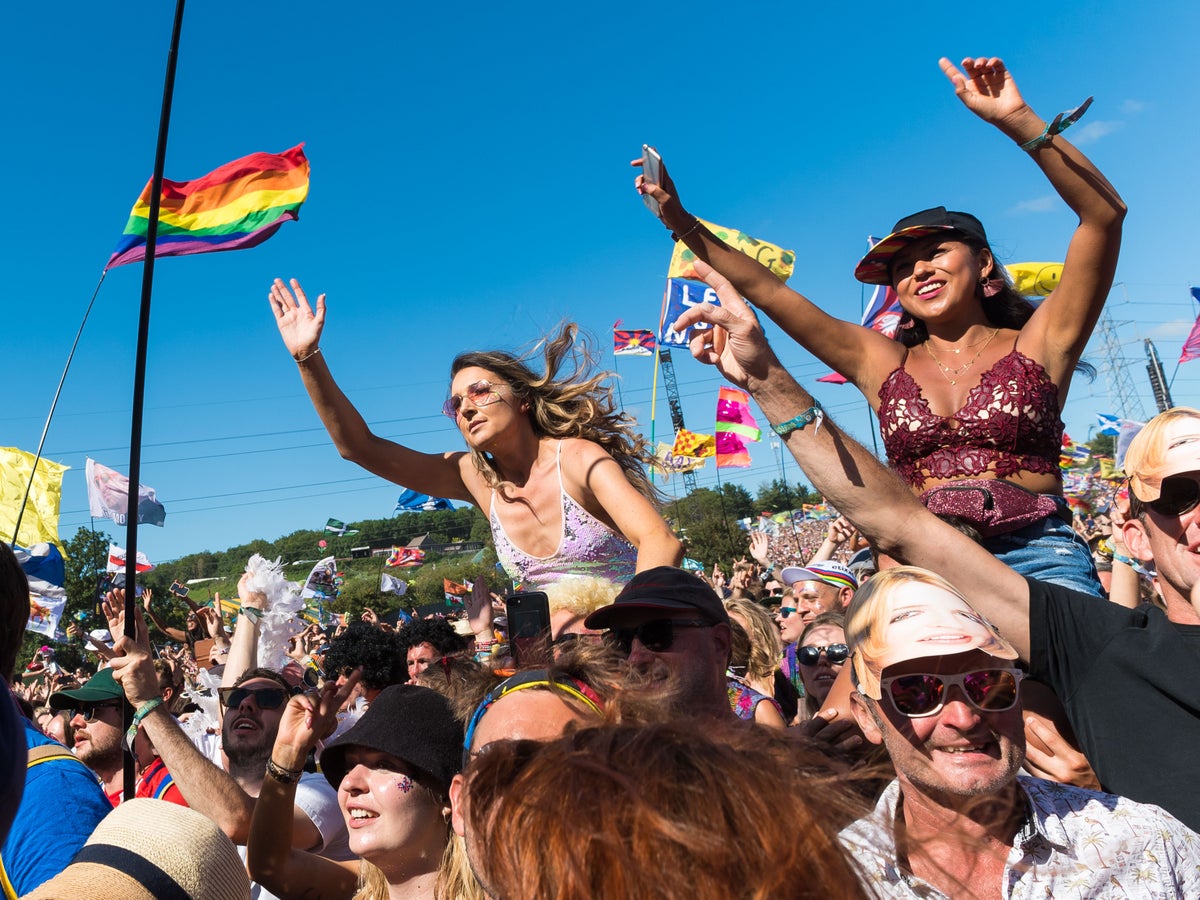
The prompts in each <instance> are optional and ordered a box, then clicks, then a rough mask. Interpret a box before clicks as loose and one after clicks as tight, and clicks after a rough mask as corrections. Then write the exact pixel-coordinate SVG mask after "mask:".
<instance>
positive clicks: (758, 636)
mask: <svg viewBox="0 0 1200 900" xmlns="http://www.w3.org/2000/svg"><path fill="white" fill-rule="evenodd" d="M725 610H726V612H729V613H731V614H735V615H737V616H738V617H739V618H741V619H743V620H745V623H746V627H745V629H744V630H745V632H746V637H748V638H749V639H750V658H749V660H748V661H747V663H746V677H747V678H751V679H755V680H760V681H761V680H769V679H771V678H774V677H775V670H776V669H778V668H779V660H780V658H781V657H782V656H783V639H782V638H781V637H780V636H779V629H778V628H776V627H775V622H774V621H773V620H772V619H771V614H770V613H769V612H767V611H766V610H765V609H763V608H762V607H761V606H759V605H758V604H757V603H755V602H754V601H753V600H744V599H739V600H726V601H725Z"/></svg>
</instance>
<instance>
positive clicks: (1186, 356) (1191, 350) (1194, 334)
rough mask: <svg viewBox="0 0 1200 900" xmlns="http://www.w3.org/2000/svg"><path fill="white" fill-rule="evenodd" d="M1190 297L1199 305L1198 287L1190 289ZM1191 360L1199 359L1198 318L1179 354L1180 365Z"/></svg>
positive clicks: (1199, 336) (1199, 325)
mask: <svg viewBox="0 0 1200 900" xmlns="http://www.w3.org/2000/svg"><path fill="white" fill-rule="evenodd" d="M1192 297H1193V298H1194V299H1195V301H1196V302H1197V303H1200V287H1194V288H1192ZM1193 359H1200V316H1197V317H1196V324H1195V325H1193V326H1192V331H1191V334H1189V335H1188V336H1187V340H1186V341H1184V342H1183V352H1182V353H1180V354H1179V361H1180V362H1181V363H1185V362H1188V361H1189V360H1193Z"/></svg>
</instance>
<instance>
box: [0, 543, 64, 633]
mask: <svg viewBox="0 0 1200 900" xmlns="http://www.w3.org/2000/svg"><path fill="white" fill-rule="evenodd" d="M12 550H13V555H15V556H16V558H17V562H18V563H19V564H20V566H21V569H22V571H24V572H25V578H26V579H27V580H28V581H29V619H28V621H27V622H26V623H25V630H26V631H34V632H37V633H38V634H44V635H45V636H46V637H48V638H54V637H56V636H57V635H58V622H59V619H61V618H62V614H63V611H64V610H65V609H66V606H67V591H66V589H65V588H64V587H63V584H64V583H65V581H66V571H65V567H64V565H63V558H62V554H61V553H59V552H58V548H57V547H55V546H54V545H53V544H48V543H41V544H34V545H33V546H32V547H30V548H29V549H28V550H26V549H25V548H23V547H13V548H12Z"/></svg>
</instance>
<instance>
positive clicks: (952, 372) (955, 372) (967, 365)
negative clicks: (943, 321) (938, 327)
mask: <svg viewBox="0 0 1200 900" xmlns="http://www.w3.org/2000/svg"><path fill="white" fill-rule="evenodd" d="M999 333H1000V329H999V328H993V329H992V333H991V334H989V335H988V338H987V340H986V341H984V342H983V346H982V347H980V348H979V352H978V353H976V354H975V355H974V356H972V357H971V358H970V359H969V360H968V361H967V362H965V363H963V364H962V365H961V366H959V367H958V368H957V369H951V368H950V367H949V366H945V365H942V361H941V360H940V359H938V358H937V356H936V354H934V352H933V348H932V347H930V346H929V341H928V339H927V340H926V341H925V343H924V347H925V352H926V353H928V354H929V358H930V359H932V360H933V361H934V362H935V363H936V364H937V367H938V368H939V369H941V371H942V377H943V378H945V379H946V380H947V381H948V382H950V383H951V384H958V381H957V380H956V379H957V378H958V376H959V375H961V374H962V373H963V372H965V371H967V369H969V368H971V366H973V365H975V363H976V362H978V360H979V357H981V356H983V351H984V350H986V349H987V347H988V344H990V343H991V342H992V338H994V337H995V336H996V335H997V334H999ZM972 346H974V345H972ZM951 375H953V376H954V378H951V377H950V376H951Z"/></svg>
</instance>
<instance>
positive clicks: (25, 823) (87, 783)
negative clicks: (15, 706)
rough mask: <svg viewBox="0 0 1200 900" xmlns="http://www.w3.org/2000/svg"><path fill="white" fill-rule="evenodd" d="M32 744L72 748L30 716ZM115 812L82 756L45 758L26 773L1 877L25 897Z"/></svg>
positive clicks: (1, 853) (1, 855) (28, 740)
mask: <svg viewBox="0 0 1200 900" xmlns="http://www.w3.org/2000/svg"><path fill="white" fill-rule="evenodd" d="M22 721H23V722H24V725H25V744H26V750H27V751H28V750H32V749H33V748H34V747H40V746H42V745H44V744H49V745H52V746H55V747H60V748H61V749H62V751H63V753H70V751H69V750H67V749H66V748H65V747H62V745H61V744H58V743H57V742H56V741H53V740H51V739H50V738H48V737H46V736H45V735H44V734H42V733H41V732H40V731H38V730H37V727H36V726H34V724H33V723H32V722H30V721H29V720H28V719H23V720H22ZM110 812H112V804H110V803H109V802H108V798H107V797H105V796H104V791H103V790H102V789H101V787H100V784H99V782H98V781H97V780H96V776H95V775H93V774H92V772H91V770H89V769H88V767H87V766H85V765H84V764H83V763H81V762H78V761H77V760H66V759H54V760H47V761H45V762H39V763H38V764H37V765H34V766H32V767H31V768H30V769H29V770H28V771H27V772H26V773H25V796H24V797H22V798H21V806H20V807H19V808H18V809H17V817H16V819H14V820H13V824H12V828H11V829H10V830H9V832H8V838H7V840H5V841H4V845H3V847H0V863H3V870H2V873H0V881H3V879H4V877H5V876H7V881H8V884H6V885H4V887H5V889H6V890H7V889H8V886H9V885H11V886H12V888H13V889H15V891H16V893H15V894H14V895H13V896H16V897H22V896H24V895H25V894H28V893H30V892H31V891H32V890H33V889H34V888H36V887H38V885H40V884H42V883H43V882H46V881H49V880H50V879H51V878H53V877H54V876H55V875H57V874H58V873H59V872H61V871H62V870H63V869H65V868H66V867H67V865H68V864H69V863H70V862H71V859H72V858H73V857H74V856H75V854H76V853H77V852H78V851H79V848H80V847H82V846H83V844H84V842H85V841H86V840H87V839H88V838H89V837H90V836H91V834H92V832H93V831H94V830H95V828H96V826H97V825H98V824H100V820H101V819H103V818H104V817H105V816H107V815H108V814H109V813H110Z"/></svg>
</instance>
